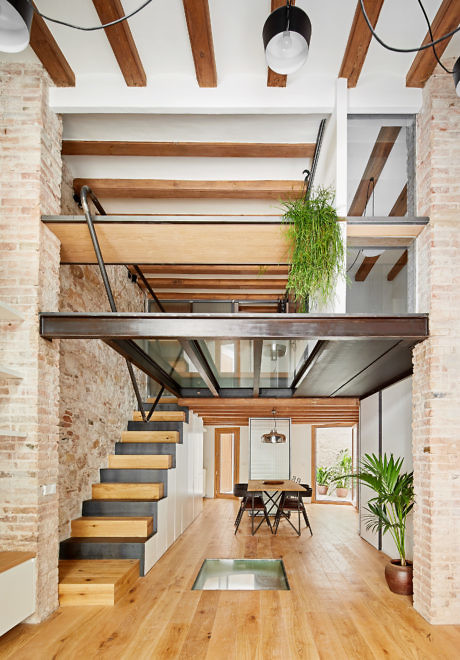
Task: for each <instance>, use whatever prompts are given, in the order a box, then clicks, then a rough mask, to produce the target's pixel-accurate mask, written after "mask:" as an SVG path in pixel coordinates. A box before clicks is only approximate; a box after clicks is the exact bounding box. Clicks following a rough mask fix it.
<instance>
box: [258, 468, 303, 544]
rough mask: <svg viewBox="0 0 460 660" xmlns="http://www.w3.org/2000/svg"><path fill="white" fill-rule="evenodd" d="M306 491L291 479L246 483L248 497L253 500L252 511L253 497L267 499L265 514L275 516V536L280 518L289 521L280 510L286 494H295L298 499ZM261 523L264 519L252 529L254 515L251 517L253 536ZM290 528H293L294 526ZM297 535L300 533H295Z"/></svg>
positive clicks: (260, 480) (261, 480)
mask: <svg viewBox="0 0 460 660" xmlns="http://www.w3.org/2000/svg"><path fill="white" fill-rule="evenodd" d="M306 490H307V489H306V488H304V487H303V486H301V485H300V484H298V483H296V482H295V481H293V480H292V479H249V481H248V495H249V496H250V497H252V499H253V507H252V508H253V510H254V497H255V496H256V495H258V494H263V495H265V496H266V497H267V504H268V503H269V504H268V506H267V513H268V515H269V516H270V515H272V516H273V515H275V523H276V529H275V532H274V533H275V534H276V532H277V531H278V525H279V521H280V518H281V516H284V517H285V518H286V519H287V520H288V519H289V518H288V516H287V515H286V514H285V513H283V511H282V508H281V507H282V505H283V503H284V499H285V497H286V494H288V493H292V494H294V493H295V494H297V497H298V498H300V493H301V492H302V491H306ZM263 522H264V518H262V520H261V521H260V522H259V524H258V525H257V527H256V528H255V529H254V515H253V516H252V535H253V536H254V534H255V533H256V532H257V530H258V529H259V527H260V526H261V525H262V523H263ZM289 522H290V521H289ZM291 525H292V523H291ZM292 526H293V527H294V525H292ZM299 527H300V522H299ZM271 529H272V528H271ZM294 529H295V527H294ZM296 531H297V530H296ZM272 532H273V529H272ZM297 533H300V532H299V531H297Z"/></svg>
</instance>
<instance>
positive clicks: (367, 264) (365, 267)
mask: <svg viewBox="0 0 460 660" xmlns="http://www.w3.org/2000/svg"><path fill="white" fill-rule="evenodd" d="M378 258H379V255H377V256H376V257H364V259H363V262H362V264H361V266H360V267H359V268H358V270H357V271H356V275H355V282H364V280H365V279H366V277H367V276H368V275H369V273H370V272H371V270H372V269H373V268H374V266H375V264H376V263H377V260H378Z"/></svg>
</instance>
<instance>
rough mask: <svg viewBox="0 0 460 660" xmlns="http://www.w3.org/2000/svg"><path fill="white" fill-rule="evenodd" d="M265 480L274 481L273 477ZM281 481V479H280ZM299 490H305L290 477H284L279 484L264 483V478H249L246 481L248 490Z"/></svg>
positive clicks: (296, 491)
mask: <svg viewBox="0 0 460 660" xmlns="http://www.w3.org/2000/svg"><path fill="white" fill-rule="evenodd" d="M267 481H274V479H267ZM280 481H281V479H280ZM301 490H306V488H304V487H303V486H301V485H300V484H296V483H295V481H291V480H290V479H284V480H283V481H281V483H280V484H266V483H264V479H252V480H251V479H250V480H249V482H248V491H249V492H251V491H256V492H257V491H260V492H263V491H283V492H295V493H298V492H300V491H301Z"/></svg>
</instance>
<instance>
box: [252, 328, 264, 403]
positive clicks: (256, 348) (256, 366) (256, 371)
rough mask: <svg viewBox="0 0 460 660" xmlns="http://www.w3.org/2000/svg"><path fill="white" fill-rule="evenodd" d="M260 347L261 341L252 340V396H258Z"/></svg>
mask: <svg viewBox="0 0 460 660" xmlns="http://www.w3.org/2000/svg"><path fill="white" fill-rule="evenodd" d="M262 347H263V339H255V340H254V388H253V390H252V396H259V394H260V371H261V368H262Z"/></svg>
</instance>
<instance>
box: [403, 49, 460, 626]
mask: <svg viewBox="0 0 460 660" xmlns="http://www.w3.org/2000/svg"><path fill="white" fill-rule="evenodd" d="M451 64H453V62H451ZM459 138H460V99H459V98H458V97H457V96H456V95H455V90H454V86H453V82H452V77H451V76H448V75H447V74H445V73H442V72H440V71H438V70H437V71H436V72H435V74H434V75H433V76H432V78H431V79H430V81H429V82H428V83H427V85H426V87H425V89H424V93H423V107H422V110H421V112H420V114H419V116H418V121H417V196H418V213H419V214H420V215H429V216H430V224H429V226H428V227H427V229H425V230H424V232H423V234H422V236H421V237H420V238H419V239H418V246H417V253H418V254H417V264H418V309H419V311H427V312H429V313H430V337H429V339H428V340H426V341H425V342H423V343H421V344H419V345H418V346H417V347H416V348H415V350H414V378H413V455H414V483H415V495H416V507H415V511H414V607H415V608H416V609H417V610H418V611H419V612H420V613H421V614H422V615H423V616H424V617H425V618H426V619H428V620H429V621H430V622H432V623H446V624H447V623H457V624H458V623H460V440H459V428H460V287H459V279H458V266H459V264H460V237H459V224H460V139H459Z"/></svg>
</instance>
